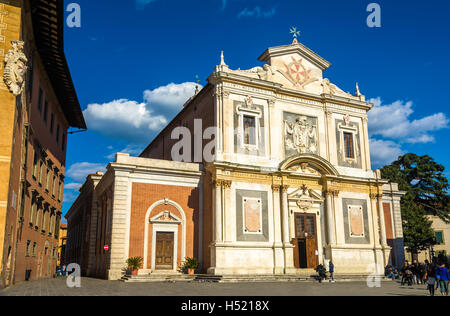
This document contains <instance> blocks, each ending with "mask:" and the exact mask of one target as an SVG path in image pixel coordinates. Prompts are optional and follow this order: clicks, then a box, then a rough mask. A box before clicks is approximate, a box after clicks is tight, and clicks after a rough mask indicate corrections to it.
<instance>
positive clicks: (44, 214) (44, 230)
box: [42, 212, 48, 233]
mask: <svg viewBox="0 0 450 316" xmlns="http://www.w3.org/2000/svg"><path fill="white" fill-rule="evenodd" d="M46 213H48V212H43V214H42V215H43V216H42V217H43V219H42V232H43V233H45V232H46V231H47V216H46V215H47V214H46Z"/></svg>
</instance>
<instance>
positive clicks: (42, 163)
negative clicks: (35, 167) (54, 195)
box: [39, 159, 44, 185]
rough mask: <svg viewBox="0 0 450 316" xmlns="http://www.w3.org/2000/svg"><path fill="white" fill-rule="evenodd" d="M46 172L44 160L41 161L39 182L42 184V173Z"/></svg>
mask: <svg viewBox="0 0 450 316" xmlns="http://www.w3.org/2000/svg"><path fill="white" fill-rule="evenodd" d="M43 173H44V161H43V160H42V159H41V161H40V162H39V184H40V185H42V174H43Z"/></svg>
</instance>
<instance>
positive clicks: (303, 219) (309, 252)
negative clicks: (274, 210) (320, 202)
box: [294, 213, 319, 269]
mask: <svg viewBox="0 0 450 316" xmlns="http://www.w3.org/2000/svg"><path fill="white" fill-rule="evenodd" d="M295 236H296V241H295V242H294V245H295V251H296V254H295V260H294V263H295V267H296V268H298V269H314V268H316V267H317V265H318V264H319V257H318V256H317V250H318V249H317V227H316V216H315V214H300V213H296V214H295Z"/></svg>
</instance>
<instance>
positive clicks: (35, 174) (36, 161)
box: [33, 150, 39, 179]
mask: <svg viewBox="0 0 450 316" xmlns="http://www.w3.org/2000/svg"><path fill="white" fill-rule="evenodd" d="M38 160H39V157H38V153H37V150H35V151H34V158H33V177H34V178H35V179H36V178H37V165H38Z"/></svg>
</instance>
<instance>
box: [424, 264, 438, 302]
mask: <svg viewBox="0 0 450 316" xmlns="http://www.w3.org/2000/svg"><path fill="white" fill-rule="evenodd" d="M424 280H426V283H427V288H428V292H429V293H430V296H434V288H435V286H436V283H437V281H436V269H435V268H434V267H433V266H430V265H428V270H427V271H426V272H425V276H424Z"/></svg>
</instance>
